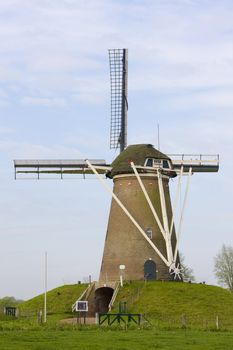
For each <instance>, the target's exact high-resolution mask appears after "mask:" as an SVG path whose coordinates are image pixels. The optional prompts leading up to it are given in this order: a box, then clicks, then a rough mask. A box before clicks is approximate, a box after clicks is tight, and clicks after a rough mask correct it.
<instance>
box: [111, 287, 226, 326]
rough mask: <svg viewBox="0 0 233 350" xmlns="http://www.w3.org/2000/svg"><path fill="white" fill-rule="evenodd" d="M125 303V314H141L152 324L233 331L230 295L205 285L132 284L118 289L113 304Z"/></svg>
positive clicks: (218, 288) (220, 289) (224, 290)
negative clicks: (219, 325)
mask: <svg viewBox="0 0 233 350" xmlns="http://www.w3.org/2000/svg"><path fill="white" fill-rule="evenodd" d="M120 301H126V302H127V308H128V310H127V311H128V312H132V313H143V314H145V315H146V317H147V318H148V319H149V320H150V321H151V322H152V323H154V324H155V323H156V322H157V323H158V322H160V323H166V324H168V325H169V324H177V325H179V326H180V325H182V324H183V325H184V326H189V325H190V326H191V325H195V326H200V327H201V328H203V326H204V327H205V326H206V327H208V328H209V327H211V326H212V327H215V326H216V317H217V316H218V318H219V321H220V324H221V326H224V327H225V328H229V327H230V328H232V329H233V312H232V310H233V294H232V293H230V292H229V291H227V290H226V289H223V288H220V287H216V286H209V285H205V284H189V283H179V282H159V281H156V282H147V283H144V282H133V283H131V284H126V285H125V286H124V288H122V289H120V292H119V293H118V296H117V300H116V302H115V310H114V311H117V310H118V303H119V302H120Z"/></svg>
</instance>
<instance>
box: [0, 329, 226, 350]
mask: <svg viewBox="0 0 233 350" xmlns="http://www.w3.org/2000/svg"><path fill="white" fill-rule="evenodd" d="M0 349H1V350H27V349H30V350H64V349H65V350H70V349H76V350H79V349H80V350H92V349H93V350H94V349H95V350H96V349H101V350H115V349H119V350H132V349H134V350H150V349H151V350H152V349H153V350H154V349H162V350H168V349H169V350H183V349H184V350H232V349H233V333H231V332H204V331H193V330H192V331H191V330H170V331H169V330H167V331H165V330H155V329H150V330H136V329H135V330H129V331H124V330H116V329H114V330H109V329H107V330H106V329H96V328H95V327H93V328H92V329H90V328H85V329H84V328H83V329H82V330H74V329H72V328H70V330H63V331H62V330H40V331H38V330H37V331H30V332H29V331H2V332H0Z"/></svg>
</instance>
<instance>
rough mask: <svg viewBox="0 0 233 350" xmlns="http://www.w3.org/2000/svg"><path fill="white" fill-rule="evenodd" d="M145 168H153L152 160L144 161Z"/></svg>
mask: <svg viewBox="0 0 233 350" xmlns="http://www.w3.org/2000/svg"><path fill="white" fill-rule="evenodd" d="M145 165H146V166H151V167H153V159H152V158H148V159H147V160H146V164H145Z"/></svg>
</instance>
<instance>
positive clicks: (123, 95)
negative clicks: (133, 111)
mask: <svg viewBox="0 0 233 350" xmlns="http://www.w3.org/2000/svg"><path fill="white" fill-rule="evenodd" d="M108 52H109V64H110V84H111V126H110V148H111V149H117V148H120V151H121V152H122V151H123V150H124V149H125V147H126V145H127V110H128V102H127V101H128V50H127V49H110V50H108Z"/></svg>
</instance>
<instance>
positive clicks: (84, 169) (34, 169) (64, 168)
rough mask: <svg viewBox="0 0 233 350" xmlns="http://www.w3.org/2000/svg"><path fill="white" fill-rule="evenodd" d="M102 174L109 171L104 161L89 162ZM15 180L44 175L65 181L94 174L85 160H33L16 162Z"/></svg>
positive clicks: (37, 177)
mask: <svg viewBox="0 0 233 350" xmlns="http://www.w3.org/2000/svg"><path fill="white" fill-rule="evenodd" d="M89 161H90V162H91V163H92V164H93V166H94V167H95V168H97V169H98V172H99V173H100V174H105V173H106V172H107V171H109V169H111V168H110V167H109V165H108V164H106V162H105V160H104V159H90V160H89ZM14 168H15V178H20V177H21V175H22V176H23V177H25V175H26V176H27V175H28V176H30V175H35V177H34V178H36V179H40V178H41V176H42V175H53V174H55V175H58V176H59V178H61V179H63V176H64V175H68V174H69V175H76V174H82V175H83V176H84V177H85V175H86V174H93V172H92V170H90V168H89V167H88V166H87V163H86V160H84V159H63V160H59V159H55V160H52V159H51V160H49V159H33V160H29V159H28V160H21V159H20V160H14Z"/></svg>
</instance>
